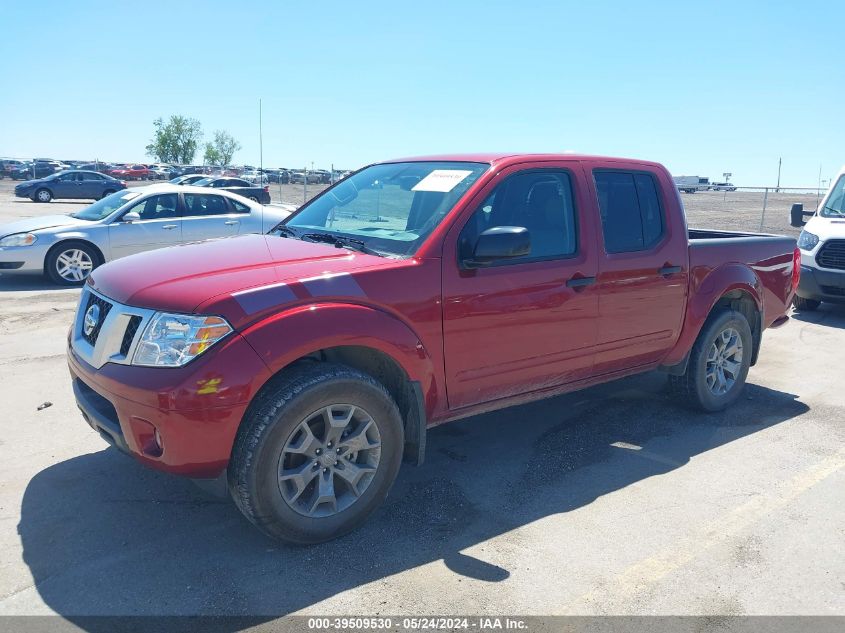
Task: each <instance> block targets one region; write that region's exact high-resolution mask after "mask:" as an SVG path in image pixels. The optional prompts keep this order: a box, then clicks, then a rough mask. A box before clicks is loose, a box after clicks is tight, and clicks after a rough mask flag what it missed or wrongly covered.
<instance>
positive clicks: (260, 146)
mask: <svg viewBox="0 0 845 633" xmlns="http://www.w3.org/2000/svg"><path fill="white" fill-rule="evenodd" d="M261 119H262V117H261V99H260V98H259V99H258V171H259V172H261V175H260V176H259V177H258V182H260V183H261V184H262V185H263V184H264V132H263V130H262V127H261V124H262V121H261Z"/></svg>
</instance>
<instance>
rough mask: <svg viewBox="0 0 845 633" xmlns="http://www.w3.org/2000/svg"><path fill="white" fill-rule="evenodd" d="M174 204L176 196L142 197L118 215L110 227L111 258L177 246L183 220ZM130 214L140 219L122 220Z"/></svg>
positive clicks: (167, 194)
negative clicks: (132, 220)
mask: <svg viewBox="0 0 845 633" xmlns="http://www.w3.org/2000/svg"><path fill="white" fill-rule="evenodd" d="M177 203H178V200H177V195H176V194H175V193H163V194H159V195H156V196H149V197H147V198H144V199H143V200H141V201H140V202H137V203H136V204H134V205H132V206H131V207H130V208H128V209H126V211H125V212H123V213H121V217H120V218H118V219H117V220H115V221H114V222H112V223H111V224H110V225H109V246H110V248H111V257H112V259H117V258H118V257H124V256H126V255H132V254H133V253H140V252H143V251H149V250H152V249H155V248H162V247H164V246H175V245H176V244H178V243H179V242H180V241H181V233H182V220H181V218H179V212H178V207H177ZM130 211H135V212H136V213H138V215H140V216H141V219H140V220H136V221H134V222H126V221H124V220H123V218H124V217H125V216H126V214H127V213H129V212H130Z"/></svg>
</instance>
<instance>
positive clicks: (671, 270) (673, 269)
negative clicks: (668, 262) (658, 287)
mask: <svg viewBox="0 0 845 633" xmlns="http://www.w3.org/2000/svg"><path fill="white" fill-rule="evenodd" d="M679 272H681V267H680V266H664V267H663V268H659V269H658V270H657V273H658V274H660V275H663V276H664V277H668V276H669V275H674V274H675V273H679Z"/></svg>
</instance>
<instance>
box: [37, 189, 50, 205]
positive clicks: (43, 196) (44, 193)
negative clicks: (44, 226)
mask: <svg viewBox="0 0 845 633" xmlns="http://www.w3.org/2000/svg"><path fill="white" fill-rule="evenodd" d="M35 199H36V200H38V202H50V200H52V199H53V194H51V193H50V192H49V191H48V190H46V189H39V190H38V191H37V192H36V194H35Z"/></svg>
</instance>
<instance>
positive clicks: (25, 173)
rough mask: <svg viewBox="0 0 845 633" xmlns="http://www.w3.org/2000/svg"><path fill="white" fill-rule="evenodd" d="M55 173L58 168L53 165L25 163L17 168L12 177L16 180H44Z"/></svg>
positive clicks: (12, 172)
mask: <svg viewBox="0 0 845 633" xmlns="http://www.w3.org/2000/svg"><path fill="white" fill-rule="evenodd" d="M55 173H56V168H55V166H53V165H52V164H51V163H24V164H23V165H19V166H18V167H15V168H14V169H13V170H12V171H11V173H10V175H11V177H12V179H14V180H29V179H31V178H44V177H45V176H49V175H50V174H55Z"/></svg>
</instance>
